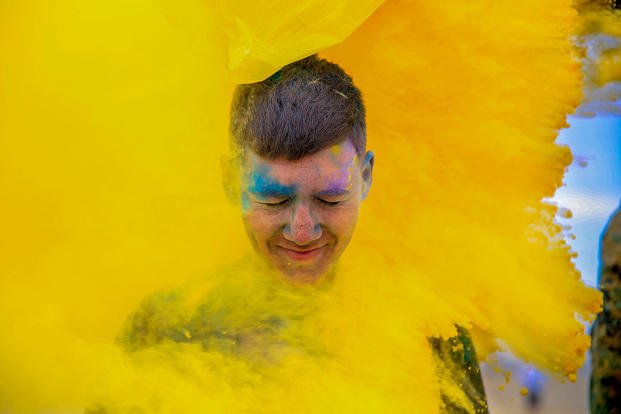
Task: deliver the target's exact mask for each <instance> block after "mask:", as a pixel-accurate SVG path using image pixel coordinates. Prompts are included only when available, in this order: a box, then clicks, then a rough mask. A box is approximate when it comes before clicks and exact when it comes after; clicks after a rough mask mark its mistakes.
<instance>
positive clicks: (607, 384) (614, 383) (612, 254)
mask: <svg viewBox="0 0 621 414" xmlns="http://www.w3.org/2000/svg"><path fill="white" fill-rule="evenodd" d="M600 266H601V267H600V269H601V270H600V272H601V273H600V282H599V287H600V289H601V290H602V292H603V293H604V309H603V311H602V312H601V313H600V314H599V315H597V319H596V320H595V323H594V324H593V328H592V330H591V336H592V339H593V342H592V345H591V361H592V366H593V372H592V374H591V396H590V398H591V413H592V414H604V413H605V414H618V413H621V209H619V210H617V211H616V212H615V214H613V217H612V219H611V220H610V222H609V223H608V226H607V227H606V230H605V231H604V234H603V236H602V241H601V265H600Z"/></svg>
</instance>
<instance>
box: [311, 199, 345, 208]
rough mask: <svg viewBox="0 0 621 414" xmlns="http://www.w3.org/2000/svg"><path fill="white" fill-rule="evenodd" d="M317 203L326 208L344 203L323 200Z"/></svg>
mask: <svg viewBox="0 0 621 414" xmlns="http://www.w3.org/2000/svg"><path fill="white" fill-rule="evenodd" d="M317 201H319V202H320V203H321V204H323V205H324V206H328V207H334V206H338V205H339V204H341V203H342V201H328V200H324V199H323V198H318V199H317Z"/></svg>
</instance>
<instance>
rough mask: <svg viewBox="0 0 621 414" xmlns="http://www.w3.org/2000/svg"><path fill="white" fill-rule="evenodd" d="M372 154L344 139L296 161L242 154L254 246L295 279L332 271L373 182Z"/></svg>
mask: <svg viewBox="0 0 621 414" xmlns="http://www.w3.org/2000/svg"><path fill="white" fill-rule="evenodd" d="M372 168H373V155H372V153H370V152H369V153H367V154H366V156H365V158H364V159H360V158H359V156H358V155H357V153H356V150H355V148H354V146H353V144H352V143H351V141H349V140H347V141H345V142H343V143H341V144H338V145H335V146H333V147H330V148H327V149H325V150H323V151H320V152H318V153H315V154H313V155H309V156H307V157H304V158H302V159H299V160H296V161H288V160H284V159H276V160H268V159H265V158H262V157H260V156H259V155H257V154H256V153H254V152H253V151H250V150H249V151H248V152H247V153H246V155H245V157H244V161H243V168H242V186H241V201H242V213H243V220H244V225H245V227H246V232H247V233H248V236H249V237H250V241H251V242H252V244H253V246H254V248H255V250H256V251H257V252H258V253H259V255H261V256H262V257H263V258H264V259H266V260H267V262H268V263H269V264H270V265H271V266H272V267H274V268H276V269H277V270H278V271H280V272H281V273H282V274H283V275H284V276H285V277H286V279H287V280H289V281H290V282H293V283H312V282H315V281H317V280H319V279H320V278H321V277H322V276H323V275H325V274H326V273H327V272H329V271H330V269H331V268H332V266H333V265H334V264H335V262H336V260H337V259H338V258H339V256H340V255H341V253H343V250H345V247H347V244H348V243H349V241H350V239H351V237H352V234H353V232H354V227H355V226H356V221H357V220H358V211H359V208H360V202H361V201H362V200H363V199H364V198H365V197H366V195H367V193H368V191H369V188H370V185H371V173H372Z"/></svg>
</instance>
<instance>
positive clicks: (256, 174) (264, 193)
mask: <svg viewBox="0 0 621 414" xmlns="http://www.w3.org/2000/svg"><path fill="white" fill-rule="evenodd" d="M296 189H297V186H295V185H283V184H281V183H279V182H278V181H276V180H274V179H273V178H272V177H271V176H270V174H269V167H267V166H265V165H261V166H258V167H256V168H255V169H254V171H253V172H252V176H251V178H250V186H249V187H248V191H250V192H252V193H253V194H255V195H257V196H258V197H261V198H270V197H274V198H276V197H288V198H293V197H294V196H295V192H296ZM242 198H243V197H242ZM242 203H243V200H242Z"/></svg>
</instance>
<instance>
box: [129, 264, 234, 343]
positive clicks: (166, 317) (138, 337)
mask: <svg viewBox="0 0 621 414" xmlns="http://www.w3.org/2000/svg"><path fill="white" fill-rule="evenodd" d="M228 267H229V266H227V267H226V268H219V269H216V270H213V271H211V272H209V273H208V274H206V275H202V276H200V277H194V278H191V279H189V280H187V281H185V282H184V283H182V284H180V285H178V286H175V287H173V288H168V289H165V290H161V291H158V292H155V293H152V294H150V295H148V296H147V297H145V298H144V299H142V300H141V301H140V303H139V305H138V306H137V308H136V310H134V311H133V312H132V313H131V314H130V315H129V316H128V318H127V319H126V321H125V324H124V326H123V328H122V330H121V333H120V334H119V335H118V337H117V343H118V344H119V345H120V346H122V347H123V348H124V349H126V350H128V351H135V350H138V349H141V348H147V347H149V346H153V345H156V344H159V343H162V342H164V341H174V342H187V341H188V340H189V339H190V337H191V335H190V333H189V330H188V329H189V325H190V323H191V319H192V315H193V313H194V311H195V309H196V307H197V306H198V304H199V303H202V302H204V301H205V298H206V297H210V296H213V293H214V291H217V290H218V289H219V286H221V285H222V280H223V279H224V276H225V275H226V274H227V273H228V272H229V271H228Z"/></svg>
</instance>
